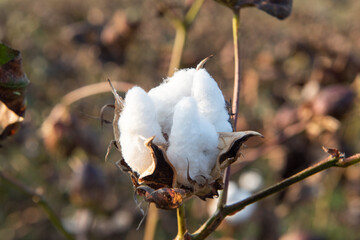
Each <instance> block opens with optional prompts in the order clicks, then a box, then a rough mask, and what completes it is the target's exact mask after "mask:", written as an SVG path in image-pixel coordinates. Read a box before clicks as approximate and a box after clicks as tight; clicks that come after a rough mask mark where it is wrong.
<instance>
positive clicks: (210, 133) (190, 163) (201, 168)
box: [167, 97, 218, 185]
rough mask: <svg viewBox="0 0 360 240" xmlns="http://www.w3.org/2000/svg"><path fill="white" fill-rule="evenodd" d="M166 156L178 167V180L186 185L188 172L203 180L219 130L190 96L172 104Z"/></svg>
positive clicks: (213, 156)
mask: <svg viewBox="0 0 360 240" xmlns="http://www.w3.org/2000/svg"><path fill="white" fill-rule="evenodd" d="M169 143H170V145H169V148H168V150H167V156H168V158H169V160H170V162H171V163H172V164H173V166H174V167H175V168H176V171H177V177H178V178H177V180H178V182H179V183H181V184H184V185H188V184H189V182H188V180H187V176H188V173H187V169H188V167H189V176H190V177H191V178H192V179H193V180H195V181H197V182H198V183H205V181H206V180H205V179H209V178H210V173H211V170H212V168H213V167H214V165H215V161H216V157H217V154H218V149H217V145H218V134H217V132H216V130H215V128H214V126H213V125H212V124H211V123H210V122H209V121H208V120H207V119H206V118H204V117H203V116H201V115H200V114H199V112H198V107H197V103H196V101H195V99H194V98H193V97H185V98H183V99H182V100H181V101H180V102H179V103H178V104H177V105H176V107H175V111H174V117H173V125H172V128H171V135H170V137H169Z"/></svg>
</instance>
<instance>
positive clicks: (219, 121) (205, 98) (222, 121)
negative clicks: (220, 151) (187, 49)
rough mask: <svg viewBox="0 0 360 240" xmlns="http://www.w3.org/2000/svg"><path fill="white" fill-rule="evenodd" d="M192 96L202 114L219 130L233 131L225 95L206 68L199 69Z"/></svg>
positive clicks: (195, 77)
mask: <svg viewBox="0 0 360 240" xmlns="http://www.w3.org/2000/svg"><path fill="white" fill-rule="evenodd" d="M192 96H193V97H194V98H195V100H196V102H197V104H198V108H199V112H200V114H201V115H202V116H204V117H205V118H206V119H208V120H209V121H210V123H211V124H213V125H214V126H215V129H216V131H217V132H231V131H232V127H231V124H230V123H229V114H228V111H227V110H226V106H225V99H224V96H223V94H222V92H221V90H220V89H219V86H218V84H217V83H216V82H215V80H214V79H213V78H212V77H211V76H210V74H209V73H208V72H207V71H206V70H205V69H199V70H198V71H196V73H195V76H194V80H193V86H192Z"/></svg>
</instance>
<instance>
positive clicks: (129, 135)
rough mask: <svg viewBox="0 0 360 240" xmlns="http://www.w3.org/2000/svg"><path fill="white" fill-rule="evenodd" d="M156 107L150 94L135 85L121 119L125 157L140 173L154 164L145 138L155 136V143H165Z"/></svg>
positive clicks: (122, 147) (121, 136) (133, 168)
mask: <svg viewBox="0 0 360 240" xmlns="http://www.w3.org/2000/svg"><path fill="white" fill-rule="evenodd" d="M154 109H155V106H154V103H153V101H152V100H151V98H150V97H149V96H148V94H147V93H146V92H145V91H144V90H143V89H141V88H140V87H134V88H132V89H130V90H129V91H128V92H127V94H126V97H125V106H124V109H123V111H122V112H121V115H120V119H119V128H120V132H121V135H120V145H121V151H122V154H123V157H124V159H125V161H126V163H127V164H128V165H129V166H130V167H131V168H132V170H134V171H136V172H137V173H139V174H140V175H141V174H142V173H144V172H145V171H146V170H147V169H148V167H150V166H151V164H152V160H151V155H150V152H149V150H148V149H147V148H146V147H145V146H144V139H145V138H149V137H152V136H155V139H154V143H158V144H159V143H160V144H163V143H165V139H164V137H163V135H162V133H161V128H160V125H159V123H158V121H157V116H156V113H155V111H154Z"/></svg>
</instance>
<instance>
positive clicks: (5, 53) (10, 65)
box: [0, 43, 29, 140]
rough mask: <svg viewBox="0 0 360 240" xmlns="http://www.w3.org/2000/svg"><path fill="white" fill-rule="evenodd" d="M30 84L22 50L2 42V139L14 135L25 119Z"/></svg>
mask: <svg viewBox="0 0 360 240" xmlns="http://www.w3.org/2000/svg"><path fill="white" fill-rule="evenodd" d="M28 84H29V80H28V79H27V77H26V75H25V73H24V72H23V70H22V60H21V54H20V52H19V51H17V50H14V49H11V48H9V47H7V46H6V45H4V44H1V43H0V140H1V139H4V138H6V137H7V136H10V135H13V134H14V133H15V132H16V131H17V129H18V128H19V126H20V124H21V122H22V121H23V120H24V115H25V108H26V107H25V90H26V87H27V85H28Z"/></svg>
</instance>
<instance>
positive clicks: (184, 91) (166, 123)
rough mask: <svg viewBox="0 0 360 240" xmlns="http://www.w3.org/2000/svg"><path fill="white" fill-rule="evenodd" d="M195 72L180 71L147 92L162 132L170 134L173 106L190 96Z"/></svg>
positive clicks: (191, 70) (188, 70)
mask: <svg viewBox="0 0 360 240" xmlns="http://www.w3.org/2000/svg"><path fill="white" fill-rule="evenodd" d="M195 73H196V70H195V69H193V68H190V69H182V70H179V71H177V72H175V74H174V76H173V77H171V78H167V79H165V80H164V82H163V83H162V84H161V85H160V86H158V87H155V88H153V89H151V90H150V91H149V96H150V97H151V99H152V100H153V101H154V104H155V109H156V114H157V117H158V121H159V124H160V126H161V128H162V131H163V132H164V133H166V134H168V135H169V134H170V130H171V125H172V121H173V119H172V118H173V114H174V108H175V105H176V104H177V103H178V102H179V101H180V100H181V99H182V98H183V97H187V96H190V95H191V87H192V83H193V78H194V75H195Z"/></svg>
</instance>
